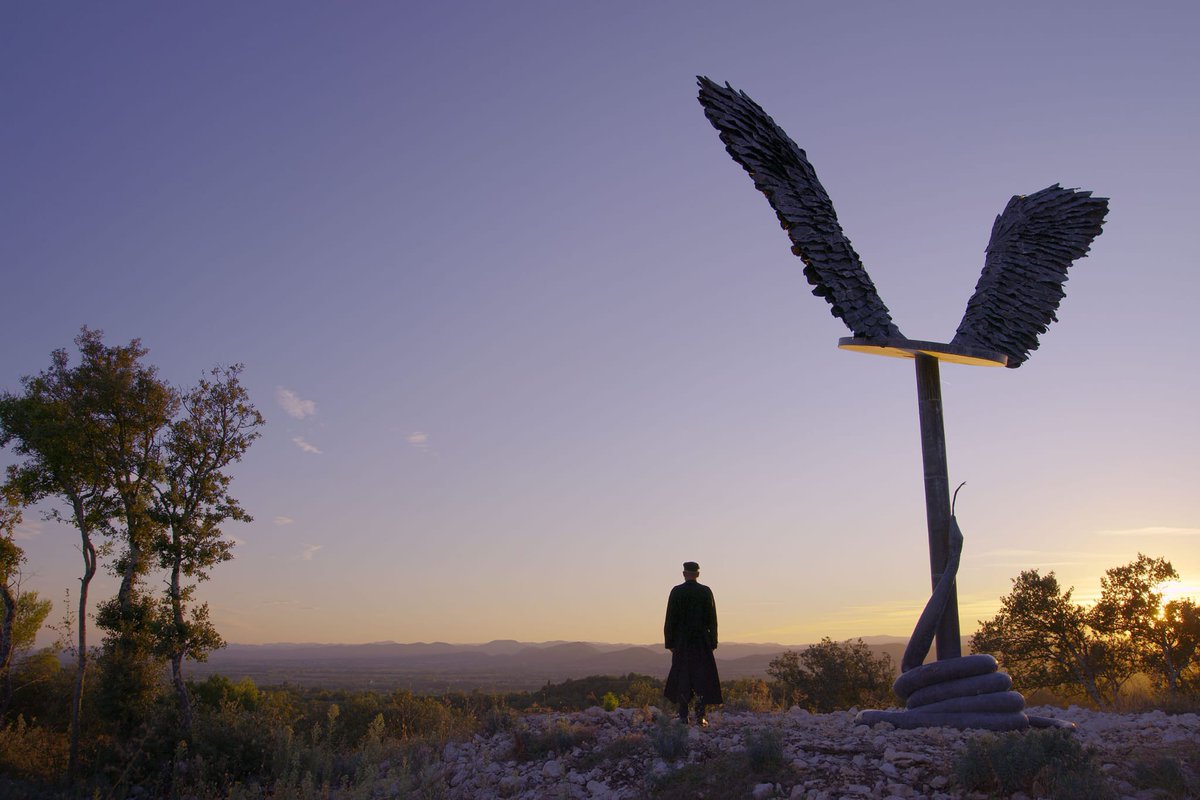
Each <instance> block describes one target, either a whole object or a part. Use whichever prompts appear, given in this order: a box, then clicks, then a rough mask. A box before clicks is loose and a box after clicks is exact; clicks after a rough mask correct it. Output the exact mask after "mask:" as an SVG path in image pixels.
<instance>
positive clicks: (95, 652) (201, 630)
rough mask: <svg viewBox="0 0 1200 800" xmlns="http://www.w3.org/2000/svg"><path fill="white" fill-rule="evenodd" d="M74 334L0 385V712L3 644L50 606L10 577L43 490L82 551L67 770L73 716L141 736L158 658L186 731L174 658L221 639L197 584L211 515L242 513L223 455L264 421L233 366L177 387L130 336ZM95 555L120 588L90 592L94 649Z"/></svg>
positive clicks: (8, 662) (220, 558)
mask: <svg viewBox="0 0 1200 800" xmlns="http://www.w3.org/2000/svg"><path fill="white" fill-rule="evenodd" d="M75 345H76V348H77V350H78V357H77V359H76V360H75V361H74V363H73V362H72V357H71V354H70V353H68V352H67V351H66V350H65V349H60V350H55V351H54V352H53V353H52V354H51V359H50V366H49V367H48V368H47V369H45V370H43V371H42V372H39V373H37V374H36V375H30V376H27V377H25V378H23V379H22V381H21V385H22V390H21V391H20V392H18V393H13V392H8V391H5V392H3V393H2V394H0V445H3V446H6V447H8V448H9V449H10V450H11V451H12V453H13V454H14V455H16V456H17V457H18V459H19V461H18V463H16V464H13V465H11V466H9V467H8V469H7V471H6V474H5V477H4V482H3V485H2V486H0V495H2V500H3V502H0V600H2V601H3V602H2V604H0V623H2V624H0V720H3V719H6V718H7V719H11V718H12V708H11V706H12V704H13V702H14V698H13V694H14V689H15V688H16V686H18V685H19V684H18V683H17V682H15V681H14V660H15V654H16V653H18V652H19V651H20V650H21V648H22V647H24V646H28V645H29V644H31V643H32V634H31V631H32V633H36V630H37V628H38V627H39V626H40V625H41V623H42V622H43V621H44V619H45V617H46V615H47V613H48V612H49V604H48V603H47V602H46V601H44V600H43V599H41V598H38V597H37V596H36V594H34V593H33V592H26V593H22V592H21V590H20V576H21V569H22V565H23V562H24V560H25V554H24V553H23V552H22V550H21V548H20V547H19V546H18V545H17V543H16V539H15V536H14V530H15V528H16V525H17V524H19V523H20V521H21V516H22V513H23V511H24V510H25V509H26V508H27V507H28V506H30V505H33V504H35V503H43V506H42V507H43V508H47V509H48V511H47V512H46V515H47V517H48V518H49V519H52V520H55V521H58V522H61V523H64V524H66V525H68V526H69V527H71V528H73V529H74V531H75V535H76V536H77V537H78V539H77V547H78V549H79V552H80V554H81V556H82V561H83V563H82V566H81V574H80V579H79V591H78V593H77V595H78V596H77V598H76V599H77V602H78V606H77V611H76V612H75V613H74V614H73V616H72V617H71V618H69V619H68V620H67V622H66V627H67V628H70V630H69V631H67V632H66V633H67V635H68V636H69V639H68V641H67V642H66V643H65V644H66V646H67V647H68V648H69V649H70V650H71V651H72V654H73V656H74V660H75V670H74V675H73V682H72V686H71V687H70V689H69V690H67V692H66V693H67V695H68V696H69V697H70V698H71V700H70V706H69V715H68V716H69V720H68V721H67V726H68V727H69V731H70V734H69V740H68V765H67V772H68V773H69V774H70V775H76V774H78V772H79V769H80V764H81V757H82V755H81V751H80V748H81V742H82V740H83V732H84V730H85V728H89V729H92V730H94V731H95V732H97V734H98V735H102V736H103V737H110V738H113V739H115V740H122V741H130V740H133V739H135V738H136V737H137V736H139V735H141V732H142V731H143V729H144V720H145V719H146V718H147V716H148V715H150V713H151V712H152V710H153V707H154V706H155V705H156V704H158V703H159V702H160V701H161V699H162V698H161V696H160V691H159V689H160V682H161V676H162V674H163V672H164V670H166V669H167V668H168V667H169V672H170V676H171V687H172V693H173V700H174V706H175V719H174V725H175V726H176V735H175V736H172V737H170V738H172V739H174V738H177V736H178V735H182V736H183V737H185V738H186V737H187V736H188V735H189V731H190V729H191V726H192V702H191V698H190V696H189V691H188V684H187V681H186V680H185V677H184V664H185V662H186V661H187V660H188V659H193V660H203V659H204V658H205V657H206V656H207V654H208V653H210V652H211V651H212V650H214V649H216V648H218V647H221V646H222V645H223V641H222V639H221V636H220V634H219V633H218V632H217V630H216V629H215V628H214V627H213V625H212V623H211V622H210V620H209V615H208V606H207V605H206V604H204V603H198V602H196V600H195V587H196V584H197V583H198V582H200V581H203V580H205V579H206V578H208V576H209V574H210V572H211V570H212V569H213V568H214V567H215V566H217V565H218V564H221V563H222V562H225V561H228V560H229V559H230V558H232V548H233V542H232V541H231V540H230V539H229V538H227V537H226V535H225V533H224V531H223V527H222V526H224V525H225V524H227V523H229V522H248V521H250V516H249V515H248V514H247V513H246V512H245V511H244V510H243V509H242V507H241V505H240V504H239V503H238V501H237V499H236V498H235V497H234V496H233V495H232V494H231V492H230V483H231V478H230V474H229V468H230V467H231V466H232V465H233V464H234V463H236V462H237V461H239V460H241V458H242V457H243V455H244V454H245V453H246V451H247V450H248V448H249V447H250V446H251V444H253V442H254V441H255V440H256V439H257V438H258V436H259V428H260V427H261V426H262V424H263V418H262V416H261V415H260V414H259V412H258V411H257V410H256V409H255V407H254V405H253V404H252V403H251V402H250V400H249V398H248V396H247V393H246V391H245V389H244V388H243V387H242V386H241V384H240V382H239V376H240V374H241V370H242V368H241V366H240V365H235V366H231V367H224V368H214V369H211V370H209V371H208V372H207V373H206V374H204V375H203V377H201V378H200V380H199V381H198V382H197V383H196V384H195V385H193V386H191V387H186V388H178V387H175V386H172V385H169V384H168V383H166V382H165V381H163V380H162V379H161V378H160V377H159V376H158V372H157V369H156V368H155V367H154V366H152V365H150V364H147V363H146V362H145V356H146V354H147V350H146V349H145V348H144V347H142V345H141V342H140V341H138V340H136V339H135V340H133V341H131V342H130V343H129V344H127V345H118V346H109V345H106V344H105V343H104V341H103V335H102V333H101V332H100V331H97V330H89V329H88V328H86V327H85V328H83V329H82V331H81V333H80V334H79V336H78V337H76V339H75ZM101 568H107V569H108V570H109V571H110V572H111V573H112V574H113V576H114V577H116V578H118V579H119V587H118V590H117V594H116V595H115V596H114V597H111V598H105V599H104V600H102V601H101V602H99V603H97V604H96V615H95V622H96V626H97V627H98V628H100V630H101V631H102V633H103V639H102V641H101V643H100V647H99V648H98V649H97V648H94V647H93V646H92V645H91V643H90V642H89V638H88V634H89V630H88V627H89V626H88V620H89V617H90V608H91V606H90V600H91V598H90V596H89V591H90V588H91V582H92V580H93V579H94V577H95V575H96V573H97V571H98V570H100V569H101ZM151 577H155V578H161V580H153V581H152V580H151ZM157 586H162V587H163V588H162V589H161V590H156V589H155V587H157ZM93 677H94V678H95V680H94V681H93ZM92 683H94V684H95V686H94V687H93V686H92V685H91V684H92ZM85 700H87V701H88V704H87V705H85ZM89 716H90V717H91V718H90V719H89ZM97 726H99V727H97ZM101 731H102V734H101Z"/></svg>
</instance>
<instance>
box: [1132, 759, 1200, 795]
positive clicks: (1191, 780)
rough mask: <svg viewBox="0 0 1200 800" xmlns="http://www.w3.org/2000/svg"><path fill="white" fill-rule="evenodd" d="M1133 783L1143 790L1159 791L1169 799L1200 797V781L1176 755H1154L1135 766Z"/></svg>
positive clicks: (1141, 760)
mask: <svg viewBox="0 0 1200 800" xmlns="http://www.w3.org/2000/svg"><path fill="white" fill-rule="evenodd" d="M1133 781H1134V783H1135V784H1136V785H1137V786H1139V787H1141V788H1143V789H1157V790H1159V791H1162V792H1165V793H1166V796H1167V797H1197V796H1200V780H1197V778H1196V775H1195V774H1194V773H1192V772H1191V771H1190V770H1189V769H1188V767H1187V766H1186V760H1184V759H1180V758H1177V757H1175V756H1174V755H1154V756H1150V757H1147V758H1143V759H1139V760H1138V761H1136V762H1135V763H1134V765H1133Z"/></svg>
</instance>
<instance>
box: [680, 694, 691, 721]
mask: <svg viewBox="0 0 1200 800" xmlns="http://www.w3.org/2000/svg"><path fill="white" fill-rule="evenodd" d="M690 704H691V701H690V699H689V700H680V701H679V721H680V722H682V723H683V724H684V725H687V721H688V706H689V705H690Z"/></svg>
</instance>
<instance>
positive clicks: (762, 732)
mask: <svg viewBox="0 0 1200 800" xmlns="http://www.w3.org/2000/svg"><path fill="white" fill-rule="evenodd" d="M746 758H747V760H749V762H750V767H751V768H752V769H755V770H762V769H769V768H771V767H778V766H779V765H780V764H782V763H783V731H781V730H780V729H779V728H755V729H754V730H749V731H746Z"/></svg>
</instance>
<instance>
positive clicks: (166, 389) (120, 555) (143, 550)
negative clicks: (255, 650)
mask: <svg viewBox="0 0 1200 800" xmlns="http://www.w3.org/2000/svg"><path fill="white" fill-rule="evenodd" d="M75 343H76V345H77V347H78V348H79V355H80V363H79V366H78V367H77V368H76V370H75V379H76V381H77V382H78V384H79V385H80V386H81V387H82V389H83V391H82V393H81V401H82V403H81V405H82V409H81V411H82V412H83V413H84V414H85V415H86V417H87V419H88V420H89V422H90V424H91V426H92V427H93V437H94V438H93V441H94V442H95V446H96V464H97V467H98V469H99V470H100V471H101V473H102V475H103V476H104V479H105V485H106V489H107V490H108V492H109V494H110V497H111V499H112V502H113V504H114V506H115V514H114V516H115V519H116V520H117V521H118V522H119V525H120V527H119V528H116V530H117V532H118V533H119V534H120V536H119V539H120V544H121V549H120V550H119V551H118V552H117V554H116V555H117V557H116V559H115V561H114V562H113V564H112V565H111V567H112V569H113V572H114V574H115V575H116V576H117V577H119V578H120V586H119V588H118V590H117V595H116V597H114V598H112V599H111V600H108V601H106V602H105V603H102V604H100V605H99V606H98V608H97V614H96V624H97V625H99V626H100V627H101V628H103V629H105V630H106V631H107V632H108V636H107V637H106V639H105V642H104V652H103V656H104V657H103V660H102V662H101V664H102V667H103V671H104V679H103V682H102V684H101V689H102V691H101V692H100V694H99V695H98V700H99V701H100V702H101V703H102V704H103V705H105V706H106V708H105V709H104V710H105V712H106V713H105V716H106V717H107V718H108V719H109V720H110V721H111V722H115V723H116V724H117V725H118V726H119V727H121V728H123V729H128V728H130V727H131V726H133V725H136V724H137V723H138V720H139V719H140V718H141V717H142V716H143V710H144V707H145V706H146V705H147V704H148V703H149V702H150V700H151V698H152V697H153V694H154V691H155V688H156V685H157V682H158V680H159V674H160V673H159V670H160V665H159V664H156V663H154V656H153V641H152V638H151V635H152V634H151V631H150V619H151V616H152V614H153V608H154V603H153V599H152V598H151V597H148V596H146V595H145V593H144V592H143V590H142V589H143V587H142V582H143V580H144V578H145V576H146V574H147V572H148V571H149V570H150V568H151V567H152V566H153V563H154V561H153V556H154V553H153V543H154V540H155V536H156V535H157V525H156V523H155V520H154V519H153V517H152V516H151V515H150V514H149V513H148V511H149V508H150V504H151V502H152V499H153V486H154V482H155V481H156V480H159V479H160V478H161V476H162V464H161V457H160V452H159V451H160V447H161V444H160V439H161V437H162V434H163V431H164V430H165V429H166V427H167V425H168V423H169V421H170V419H171V417H172V416H173V415H174V413H175V411H176V409H177V408H178V405H179V397H178V393H177V392H176V391H175V390H174V389H172V388H171V387H170V386H168V385H167V384H166V383H164V382H163V381H162V380H160V379H159V377H158V374H157V369H156V368H155V367H153V366H151V365H148V364H146V363H144V361H143V359H144V358H145V356H146V355H147V353H148V352H149V351H148V350H147V349H146V348H145V347H143V346H142V343H141V341H140V340H138V339H133V340H132V341H130V342H129V344H127V345H113V346H109V345H106V344H104V341H103V334H102V332H101V331H98V330H89V329H87V328H84V329H83V330H82V331H81V333H80V335H79V336H78V337H76V339H75Z"/></svg>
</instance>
